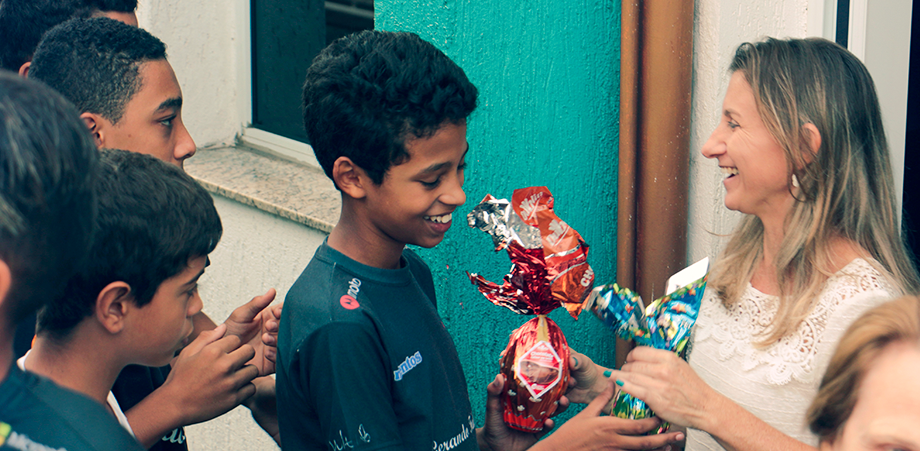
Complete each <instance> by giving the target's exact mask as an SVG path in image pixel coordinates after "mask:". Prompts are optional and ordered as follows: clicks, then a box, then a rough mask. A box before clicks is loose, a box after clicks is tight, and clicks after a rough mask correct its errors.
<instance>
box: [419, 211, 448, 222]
mask: <svg viewBox="0 0 920 451" xmlns="http://www.w3.org/2000/svg"><path fill="white" fill-rule="evenodd" d="M450 216H451V214H450V213H448V214H446V215H441V216H425V219H427V220H429V221H431V222H439V223H441V224H446V223H448V222H450Z"/></svg>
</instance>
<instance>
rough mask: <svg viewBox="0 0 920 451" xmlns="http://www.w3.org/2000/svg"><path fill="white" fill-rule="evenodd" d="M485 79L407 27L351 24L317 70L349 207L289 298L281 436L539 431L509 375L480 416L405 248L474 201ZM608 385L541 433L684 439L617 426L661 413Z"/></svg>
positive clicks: (321, 129) (377, 443) (319, 137)
mask: <svg viewBox="0 0 920 451" xmlns="http://www.w3.org/2000/svg"><path fill="white" fill-rule="evenodd" d="M477 95H478V93H477V90H476V88H475V87H474V86H473V85H472V84H471V83H470V82H469V80H468V79H467V77H466V75H465V74H464V72H463V70H462V69H460V67H458V66H457V65H456V64H455V63H454V62H453V61H451V60H450V59H449V58H448V57H447V56H446V55H444V54H443V53H442V52H441V51H439V50H438V49H437V48H435V47H434V46H433V45H431V44H430V43H427V42H425V41H423V40H421V39H420V38H419V37H418V36H416V35H414V34H412V33H393V32H381V31H364V32H361V33H358V34H354V35H349V36H346V37H343V38H341V39H339V40H337V41H335V42H333V43H332V44H331V45H330V46H329V47H327V48H326V49H324V50H323V51H322V52H321V53H320V55H319V56H317V58H316V59H315V60H314V61H313V64H312V65H311V67H310V69H309V70H308V71H307V78H306V83H305V85H304V91H303V102H304V103H303V106H304V110H303V111H304V125H305V127H306V131H307V136H308V137H309V139H310V142H311V144H312V146H313V149H314V152H315V153H316V158H317V161H318V162H319V163H320V165H321V166H322V167H323V170H324V171H325V172H326V175H327V176H328V177H329V178H330V179H332V180H333V182H334V183H335V186H336V188H337V189H338V190H339V191H340V193H341V196H342V213H341V217H340V219H339V222H338V224H336V226H335V227H334V228H333V230H332V232H331V233H330V234H329V237H328V239H327V240H326V242H325V243H323V245H322V246H320V248H319V249H318V250H317V251H316V254H315V255H314V257H313V259H312V260H311V262H310V264H309V265H308V266H307V268H306V269H305V270H304V272H303V274H302V275H301V276H300V277H299V278H298V280H297V281H296V282H295V283H294V285H293V286H292V287H291V289H290V291H289V292H288V295H287V299H286V302H285V304H284V305H285V307H284V313H283V315H282V316H281V326H280V332H279V336H278V358H277V363H278V367H277V387H278V388H277V389H278V417H279V425H280V427H281V444H282V448H283V449H285V450H300V449H321V448H328V449H344V448H353V449H419V450H421V449H425V450H428V449H432V447H433V448H434V449H445V450H446V449H467V450H475V449H495V450H497V449H509V450H519V449H525V448H528V447H530V446H531V445H534V443H535V442H536V440H537V439H538V438H539V437H538V436H537V435H535V434H525V433H522V432H518V431H513V430H510V429H508V428H507V427H506V426H505V424H504V423H503V421H502V409H501V406H500V400H499V394H500V393H501V391H502V389H503V386H504V379H503V378H502V377H501V376H499V377H497V378H496V379H495V380H494V381H493V382H492V383H491V384H489V387H488V394H489V397H488V402H487V414H486V422H485V423H486V424H485V425H484V427H481V428H475V425H474V422H473V416H472V409H471V407H470V402H469V395H468V393H467V388H466V380H465V378H464V375H463V370H462V368H461V365H460V361H459V358H458V356H457V351H456V349H455V347H454V344H453V340H452V339H451V337H450V335H449V333H448V332H447V330H446V328H445V327H444V325H443V323H442V322H441V319H440V318H439V316H438V313H437V308H436V305H435V302H436V301H435V293H434V284H433V281H432V277H431V273H430V271H429V269H428V267H427V265H425V263H424V262H423V261H422V260H421V259H420V258H419V257H418V256H417V255H416V254H415V253H413V252H412V251H411V250H408V249H406V245H407V244H413V245H418V246H422V247H433V246H435V245H437V244H438V243H440V242H441V240H442V239H443V237H444V234H445V233H446V232H447V230H448V228H449V227H450V225H451V219H452V214H453V212H454V211H455V210H456V209H457V208H458V207H459V206H460V205H462V204H463V203H464V202H465V201H466V195H465V193H464V191H463V188H462V185H463V178H464V168H465V158H466V154H467V151H468V149H469V145H468V144H467V142H466V118H467V117H468V116H469V115H470V113H472V111H473V110H474V109H475V107H476V98H477ZM612 394H613V388H612V386H608V387H607V390H606V391H605V392H604V393H602V394H601V395H599V396H597V397H596V400H595V401H594V402H592V404H591V405H589V407H588V408H586V409H585V410H584V411H583V412H582V413H581V414H579V415H577V416H575V417H574V418H572V419H571V420H570V421H569V422H568V423H566V425H565V426H563V427H562V428H560V430H559V431H557V432H556V433H555V434H553V435H552V436H550V437H549V438H547V439H546V440H544V441H542V442H540V443H538V444H536V445H535V446H536V447H545V448H547V449H554V448H562V447H564V448H566V449H578V448H580V447H585V448H587V447H592V446H594V447H598V448H599V447H602V446H618V447H620V448H623V447H626V448H634V449H644V448H649V447H651V448H654V447H659V446H664V445H666V444H668V443H672V442H674V441H675V440H676V434H662V435H660V436H650V437H625V436H621V435H619V434H621V433H629V434H638V433H641V432H644V431H647V430H649V429H651V428H652V427H653V423H655V421H654V420H647V421H646V422H638V421H628V420H620V419H618V418H602V417H598V416H597V415H598V413H599V412H600V410H601V408H602V406H603V405H604V404H605V403H606V402H609V399H610V397H611V396H612ZM566 402H567V401H563V404H565V403H566ZM546 426H547V429H548V428H549V427H551V426H552V420H548V421H547V422H546ZM592 439H594V440H596V441H595V442H594V443H588V441H589V440H592ZM630 440H631V441H630ZM624 443H625V444H624ZM432 445H433V446H432ZM535 449H536V448H535Z"/></svg>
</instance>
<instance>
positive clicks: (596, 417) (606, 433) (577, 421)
mask: <svg viewBox="0 0 920 451" xmlns="http://www.w3.org/2000/svg"><path fill="white" fill-rule="evenodd" d="M613 393H614V386H613V382H609V381H608V383H607V388H606V389H605V390H604V391H603V392H602V393H601V394H600V395H598V396H597V397H595V398H594V400H593V401H591V403H590V404H588V406H587V407H585V409H584V410H582V411H581V412H580V413H579V414H578V415H575V416H574V417H572V419H570V420H569V421H567V422H566V423H565V424H563V425H562V426H560V427H559V430H558V431H556V432H554V433H553V434H552V435H550V436H549V437H547V438H546V440H543V441H541V442H539V443H537V444H536V445H534V447H533V448H532V450H534V451H538V450H555V449H567V450H575V449H592V450H593V449H607V450H647V449H658V448H665V449H668V448H669V447H670V445H671V444H672V443H675V442H679V441H682V440H684V434H683V433H682V432H669V433H666V434H658V435H641V434H644V433H646V432H648V431H650V430H652V429H654V428H657V427H658V426H659V425H660V424H661V423H660V421H659V420H658V419H657V418H646V419H644V420H624V419H621V418H616V417H606V416H600V414H601V410H602V409H603V408H604V406H606V405H609V404H610V400H611V399H612V398H613Z"/></svg>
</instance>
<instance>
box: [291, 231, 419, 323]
mask: <svg viewBox="0 0 920 451" xmlns="http://www.w3.org/2000/svg"><path fill="white" fill-rule="evenodd" d="M402 259H403V266H402V268H401V269H399V270H383V269H379V268H372V267H369V266H365V265H362V264H361V263H359V262H357V261H355V260H353V259H351V258H349V257H347V256H346V255H344V254H342V253H340V252H338V251H337V250H335V249H333V248H332V247H330V246H329V245H328V244H326V243H323V244H322V245H321V246H320V247H319V248H318V249H317V250H316V253H315V254H314V256H313V258H312V259H311V260H310V263H308V264H307V267H306V268H305V269H304V271H303V273H301V275H300V276H299V277H298V278H297V280H296V281H295V282H294V284H293V285H292V286H291V288H290V290H289V291H288V293H287V296H286V297H285V302H284V313H283V314H282V316H281V322H282V325H284V324H285V323H287V325H289V326H290V329H289V330H296V331H297V335H301V334H309V333H310V331H314V330H317V329H319V328H322V327H324V326H326V325H328V324H332V323H338V324H346V323H347V324H352V325H358V326H362V327H368V328H374V327H376V326H375V325H374V323H375V322H376V321H377V318H378V314H379V313H381V311H383V310H391V309H392V308H396V307H399V303H400V302H401V301H402V298H401V296H404V295H406V294H411V293H417V292H418V289H417V288H415V287H416V285H417V286H418V288H420V289H421V291H422V293H424V295H425V296H426V297H428V298H429V299H430V300H431V302H432V304H434V299H435V297H434V296H435V295H434V283H433V280H432V277H431V271H430V270H429V269H428V266H427V265H426V264H425V262H424V261H422V259H421V258H419V256H418V255H416V254H415V252H413V251H411V250H409V249H405V250H404V251H403V255H402Z"/></svg>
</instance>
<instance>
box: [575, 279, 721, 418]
mask: <svg viewBox="0 0 920 451" xmlns="http://www.w3.org/2000/svg"><path fill="white" fill-rule="evenodd" d="M706 278H707V276H703V277H701V278H700V279H697V280H695V281H693V282H691V283H690V284H688V285H685V286H683V287H681V288H678V289H677V290H675V291H674V292H672V293H670V294H668V295H666V296H664V297H662V298H658V299H656V300H655V301H654V302H652V303H651V304H649V305H648V307H644V306H643V303H642V298H640V297H639V295H638V294H636V293H635V292H634V291H632V290H630V289H629V288H622V287H620V286H619V285H617V284H610V285H603V286H599V287H596V288H594V290H592V292H591V294H590V295H589V296H588V298H587V299H586V300H585V309H587V310H590V311H592V312H594V315H595V316H597V317H598V319H600V320H601V321H602V322H603V323H604V324H606V325H607V327H609V328H610V329H611V330H613V331H614V333H616V335H617V337H619V338H621V339H623V340H632V341H634V342H635V343H636V344H637V345H638V346H649V347H652V348H656V349H664V350H668V351H673V352H676V353H678V354H681V353H682V352H683V351H684V350H685V349H686V347H687V343H688V342H689V340H690V331H691V329H692V328H693V325H694V324H695V323H696V318H697V316H698V315H699V311H700V302H701V301H702V298H703V291H705V289H706ZM612 415H615V416H617V417H619V418H628V419H642V418H648V417H652V416H654V415H655V414H654V412H652V410H651V409H650V408H649V407H648V405H647V404H645V402H644V401H642V400H640V399H637V398H634V397H633V396H631V395H629V394H627V393H626V392H624V391H622V390H621V391H620V393H619V394H618V395H617V397H616V400H615V401H614V406H613V411H612ZM665 430H667V426H666V425H662V428H661V429H660V430H659V431H658V432H663V431H665Z"/></svg>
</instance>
